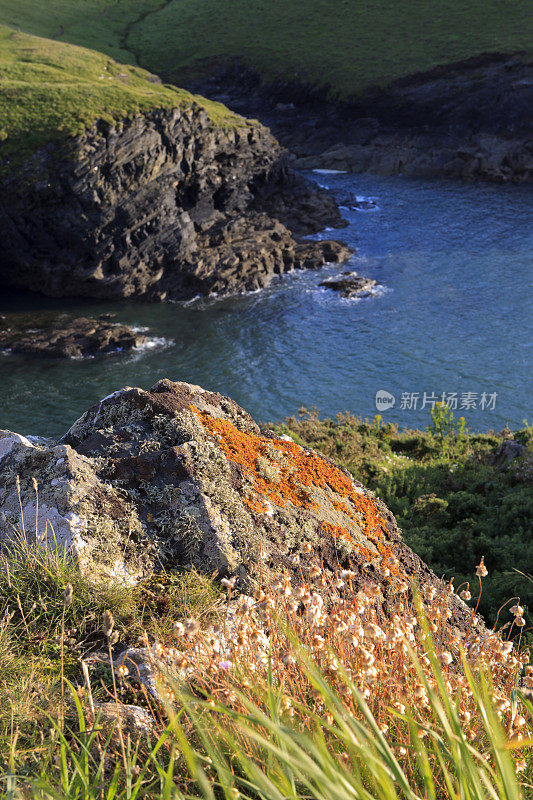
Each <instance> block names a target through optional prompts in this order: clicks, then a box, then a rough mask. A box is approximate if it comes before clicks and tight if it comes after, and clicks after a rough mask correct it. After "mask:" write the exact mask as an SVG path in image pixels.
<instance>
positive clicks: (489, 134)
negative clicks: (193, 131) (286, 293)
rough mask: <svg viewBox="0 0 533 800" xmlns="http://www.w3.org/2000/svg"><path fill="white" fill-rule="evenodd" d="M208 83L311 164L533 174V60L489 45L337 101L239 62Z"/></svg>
mask: <svg viewBox="0 0 533 800" xmlns="http://www.w3.org/2000/svg"><path fill="white" fill-rule="evenodd" d="M191 86H196V87H199V86H201V88H202V91H204V92H205V93H207V94H208V95H209V96H210V97H211V96H212V97H217V98H218V99H221V100H224V102H226V103H227V104H229V105H230V106H231V107H232V108H235V109H237V110H239V111H240V112H241V113H248V114H254V115H257V116H259V117H260V118H261V119H262V120H263V121H264V122H265V123H266V124H268V125H269V126H270V127H271V128H272V130H273V131H274V133H275V134H276V136H278V137H279V139H280V141H281V142H282V143H283V144H284V145H285V146H286V147H288V148H289V149H290V150H291V151H292V153H293V154H294V165H295V166H297V167H298V168H301V169H311V168H327V169H338V170H347V171H349V172H354V173H359V172H369V173H374V174H380V175H397V174H402V175H407V176H419V177H435V176H439V177H440V176H445V177H451V178H452V177H453V178H464V179H469V180H472V179H481V180H491V181H497V182H514V183H521V182H525V181H530V180H532V178H533V135H532V131H533V119H532V114H531V109H532V107H533V65H532V64H531V60H530V59H529V58H528V57H527V56H526V55H525V54H523V53H522V54H520V53H518V54H515V55H511V56H506V55H500V54H497V53H496V54H485V55H479V56H476V57H473V58H470V59H467V60H465V61H461V62H457V63H453V64H447V65H443V66H441V67H437V68H435V69H433V70H431V71H429V72H424V73H418V74H414V75H410V76H406V77H405V78H403V79H402V80H398V81H395V82H394V83H393V84H391V85H389V86H388V87H386V88H377V87H376V88H375V89H374V90H372V91H366V92H365V93H364V94H361V95H359V96H354V97H352V98H347V99H345V100H344V101H343V102H338V103H334V102H332V101H331V100H330V99H329V98H328V95H327V92H322V93H320V92H317V91H316V90H315V89H314V88H310V87H305V86H301V85H298V84H295V83H287V82H284V83H282V82H280V83H278V84H275V85H272V84H267V83H265V82H263V81H262V80H261V78H260V76H259V75H258V74H256V73H253V72H252V71H250V70H247V69H243V68H242V67H240V66H237V67H235V66H231V67H230V68H228V70H227V71H226V72H225V73H223V74H220V73H219V74H218V75H216V76H214V77H213V78H211V79H210V80H208V81H203V82H201V83H196V84H194V83H191Z"/></svg>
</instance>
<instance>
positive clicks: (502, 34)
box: [0, 0, 533, 98]
mask: <svg viewBox="0 0 533 800" xmlns="http://www.w3.org/2000/svg"><path fill="white" fill-rule="evenodd" d="M528 20H531V8H530V4H529V3H528V2H527V0H466V2H461V1H460V0H449V2H446V3H442V2H440V1H439V0H410V1H409V2H404V3H392V2H389V1H388V0H378V1H376V0H351V2H347V1H346V0H335V2H333V3H332V2H324V0H308V2H306V3H305V6H304V7H302V4H301V3H299V2H297V0H288V2H287V0H269V2H255V3H248V2H245V0H226V2H224V3H220V2H218V0H170V2H163V3H161V1H160V0H141V2H136V1H135V0H121V2H120V3H115V2H110V0H84V2H81V1H80V0H50V2H48V3H47V4H46V6H43V5H42V3H40V2H39V0H4V2H3V3H2V8H1V9H0V22H2V23H4V24H6V25H10V26H12V27H14V28H20V29H22V30H25V31H28V32H30V33H34V34H38V35H40V36H46V37H56V38H57V39H61V40H64V41H68V42H73V43H74V44H80V45H84V46H86V47H91V48H93V49H95V50H100V51H102V52H105V53H108V54H109V55H111V56H112V57H113V58H116V59H117V60H119V61H121V62H125V63H130V64H138V65H141V66H143V67H145V68H146V69H150V70H151V71H153V72H156V73H158V74H161V75H163V76H164V77H165V79H166V80H172V81H175V82H177V83H180V82H181V81H182V80H183V78H184V77H185V76H187V77H198V76H201V75H202V74H204V75H205V74H209V73H210V72H212V71H213V69H216V68H218V67H220V66H221V65H224V64H225V63H231V62H233V60H235V59H239V61H240V62H241V63H242V64H244V65H246V66H249V67H252V68H255V69H257V70H258V72H259V73H260V75H261V76H262V77H263V78H265V79H267V80H281V81H288V82H294V83H299V84H306V85H309V86H311V87H315V88H322V89H328V90H329V93H330V95H331V96H332V97H340V98H345V97H348V96H350V95H353V94H357V93H359V92H361V91H364V90H365V89H368V88H371V87H376V86H386V85H387V84H389V83H390V82H391V81H394V80H396V79H399V78H403V77H405V76H407V75H412V74H414V73H418V72H423V71H426V70H430V69H431V68H433V67H435V66H438V65H440V64H449V63H453V62H456V61H460V60H463V59H467V58H471V57H473V56H477V55H479V54H481V53H514V52H520V51H523V52H525V53H527V52H529V53H531V51H532V47H533V43H532V39H531V33H530V30H531V27H530V26H528V24H527V21H528Z"/></svg>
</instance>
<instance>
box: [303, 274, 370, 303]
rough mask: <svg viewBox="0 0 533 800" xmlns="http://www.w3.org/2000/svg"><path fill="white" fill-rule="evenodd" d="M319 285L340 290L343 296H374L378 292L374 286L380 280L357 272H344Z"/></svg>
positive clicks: (336, 290)
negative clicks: (364, 276) (365, 276)
mask: <svg viewBox="0 0 533 800" xmlns="http://www.w3.org/2000/svg"><path fill="white" fill-rule="evenodd" d="M318 285H319V286H323V287H324V288H325V289H332V290H333V291H335V292H338V293H339V294H340V295H341V297H347V298H352V297H373V296H374V295H375V294H376V292H375V291H374V287H375V286H377V285H378V282H377V281H375V280H373V279H372V278H363V277H362V276H361V275H358V274H357V272H343V273H342V275H338V276H337V277H335V278H327V279H326V280H325V281H321V283H319V284H318Z"/></svg>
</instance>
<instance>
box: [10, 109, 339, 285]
mask: <svg viewBox="0 0 533 800" xmlns="http://www.w3.org/2000/svg"><path fill="white" fill-rule="evenodd" d="M0 189H1V194H0V197H1V200H0V225H1V227H2V253H1V255H0V286H1V285H4V286H18V287H23V288H29V289H34V290H36V291H40V292H43V293H45V294H49V295H55V296H64V295H83V296H90V297H100V298H123V297H133V298H143V299H147V300H159V301H160V300H169V299H187V298H191V297H193V296H195V295H196V294H205V295H209V294H211V293H230V292H239V291H247V290H248V289H256V288H260V287H262V286H266V285H267V284H268V283H269V282H270V281H271V280H272V279H273V278H274V277H275V276H276V275H280V274H282V273H284V272H288V271H290V270H292V269H294V268H296V267H300V266H303V263H302V262H301V259H299V257H298V256H297V254H296V250H297V247H298V242H297V241H296V240H295V239H294V237H293V236H292V233H291V232H294V233H296V234H298V235H304V234H310V233H315V232H317V231H318V230H321V229H322V228H324V227H325V226H326V225H334V226H340V225H342V224H343V222H342V219H341V216H340V213H339V210H338V208H337V206H336V204H335V202H334V200H333V199H332V197H330V196H329V195H328V194H326V193H324V192H320V191H318V190H317V189H316V187H315V186H313V184H311V183H310V182H308V181H307V180H305V179H304V178H303V177H301V176H300V175H298V174H297V173H295V172H294V171H293V170H292V169H291V168H290V166H289V158H288V154H287V152H286V151H284V150H283V148H282V147H281V146H280V145H279V144H278V143H277V141H276V140H275V139H274V137H273V136H272V135H271V133H270V132H269V131H268V129H267V128H265V127H263V126H262V125H260V124H259V123H256V122H253V123H252V122H247V121H246V120H244V119H240V118H237V117H236V118H235V124H234V125H233V126H228V127H216V126H214V124H213V123H212V122H211V121H210V120H209V118H208V116H207V114H206V113H205V112H204V111H202V110H201V109H199V108H188V109H184V110H180V109H175V110H173V111H154V112H152V113H150V114H147V115H146V116H137V117H135V118H134V119H132V120H130V121H127V122H124V123H122V124H118V123H117V124H116V125H115V126H111V125H108V124H104V123H98V124H97V125H95V126H94V127H93V128H92V129H91V130H89V131H87V132H86V133H85V134H83V135H82V136H80V137H78V138H77V139H76V140H74V141H72V142H71V145H70V149H69V150H68V152H63V151H61V150H60V149H59V148H58V146H53V145H50V146H49V147H48V148H45V149H44V150H42V151H40V152H39V153H37V154H35V156H34V158H33V159H32V160H30V161H29V163H28V164H27V165H26V166H25V167H24V170H23V173H22V174H20V173H13V174H11V175H9V176H7V177H4V178H2V179H1V181H0ZM319 251H320V248H319V246H318V245H317V246H316V255H315V258H318V257H319V256H318V253H319Z"/></svg>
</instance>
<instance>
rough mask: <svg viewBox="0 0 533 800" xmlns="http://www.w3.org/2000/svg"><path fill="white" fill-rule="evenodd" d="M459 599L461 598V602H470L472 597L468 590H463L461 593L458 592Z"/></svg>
mask: <svg viewBox="0 0 533 800" xmlns="http://www.w3.org/2000/svg"><path fill="white" fill-rule="evenodd" d="M459 597H461V598H462V599H463V600H471V599H472V595H471V594H470V592H469V591H468V589H463V591H462V592H459Z"/></svg>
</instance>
